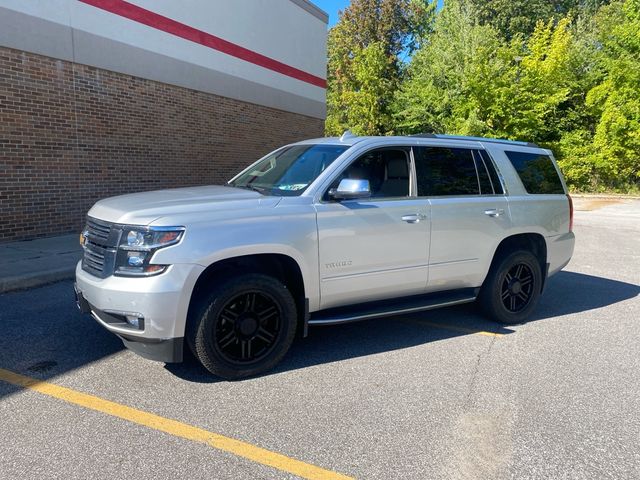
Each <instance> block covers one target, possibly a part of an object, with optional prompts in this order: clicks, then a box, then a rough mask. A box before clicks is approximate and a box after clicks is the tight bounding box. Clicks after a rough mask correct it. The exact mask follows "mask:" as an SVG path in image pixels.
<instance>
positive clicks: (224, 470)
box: [0, 200, 640, 479]
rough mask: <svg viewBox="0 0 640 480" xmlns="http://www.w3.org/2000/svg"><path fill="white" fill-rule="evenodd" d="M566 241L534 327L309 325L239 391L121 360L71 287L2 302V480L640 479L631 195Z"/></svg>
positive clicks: (638, 214) (436, 315) (594, 207)
mask: <svg viewBox="0 0 640 480" xmlns="http://www.w3.org/2000/svg"><path fill="white" fill-rule="evenodd" d="M575 232H576V235H577V238H578V240H577V246H576V252H575V254H574V258H573V260H572V262H571V263H570V264H569V266H568V267H567V268H566V269H565V271H563V272H561V273H559V274H558V275H556V276H555V277H553V278H552V279H551V280H549V282H548V286H547V289H546V291H545V293H544V295H543V297H542V299H541V303H540V305H539V307H538V309H537V311H536V313H535V315H534V318H533V319H532V320H531V321H530V322H528V323H527V324H525V325H519V326H515V327H507V328H503V327H499V326H497V325H496V324H493V323H491V322H488V321H486V320H484V319H483V318H482V317H480V316H479V315H478V314H477V313H476V312H475V310H474V308H473V306H471V305H465V306H460V307H454V308H448V309H443V310H438V311H432V312H427V313H422V314H416V315H410V316H404V317H397V318H393V319H386V320H375V321H368V322H362V323H356V324H350V325H344V326H336V327H324V328H316V329H313V330H312V331H311V334H310V336H309V337H308V338H307V339H304V340H298V341H297V342H296V344H294V347H293V349H292V351H291V352H290V353H289V355H288V356H287V357H286V358H285V360H284V361H283V362H282V364H281V365H280V366H279V367H278V369H277V370H276V371H275V372H273V373H271V374H269V375H265V376H262V377H259V378H254V379H249V380H245V381H240V382H224V381H219V380H217V379H215V378H212V377H210V376H209V375H207V374H206V373H205V371H204V369H203V368H202V367H199V366H198V365H197V364H195V363H194V362H193V361H191V362H188V363H186V364H181V365H164V364H161V363H155V362H151V361H147V360H144V359H142V358H140V357H138V356H136V355H135V354H132V353H129V352H127V351H126V350H124V349H123V347H122V345H121V343H120V341H119V340H118V339H116V338H115V337H114V336H112V335H111V334H109V333H108V332H106V331H104V330H103V329H102V328H101V327H99V326H98V325H97V324H96V323H95V322H94V321H93V320H91V319H90V318H88V317H83V316H81V315H80V314H79V313H78V312H77V311H76V307H75V305H74V302H73V292H72V284H71V282H61V283H57V284H52V285H49V286H45V287H42V288H38V289H34V290H27V291H22V292H16V293H10V294H5V295H2V296H0V326H1V327H2V332H1V333H0V339H1V345H0V346H1V348H0V437H1V439H2V440H1V441H0V478H2V479H5V478H6V479H14V478H21V479H22V478H24V479H31V478H65V479H76V478H77V479H86V478H109V479H120V478H122V479H125V478H126V479H128V478H136V479H143V478H144V479H146V478H190V479H196V478H208V479H245V478H246V479H253V478H277V479H280V478H298V476H297V475H296V474H295V473H297V474H298V475H303V476H307V477H308V478H341V477H340V475H344V476H346V477H355V478H362V479H392V478H394V479H395V478H403V479H405V478H406V479H440V478H442V479H448V478H451V479H476V478H478V479H511V478H513V479H516V478H517V479H528V478H555V479H609V478H610V479H637V478H640V298H639V294H640V201H638V200H635V201H633V200H621V201H618V202H606V201H602V202H599V201H595V200H594V201H581V202H577V212H576V217H575ZM15 374H20V375H21V376H16V375H15ZM25 377H28V378H25ZM33 379H36V380H41V381H43V382H36V381H34V380H33ZM20 385H22V386H20ZM61 387H64V388H61ZM238 441H239V442H238Z"/></svg>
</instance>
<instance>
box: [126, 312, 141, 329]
mask: <svg viewBox="0 0 640 480" xmlns="http://www.w3.org/2000/svg"><path fill="white" fill-rule="evenodd" d="M125 318H126V319H127V323H128V324H129V325H131V326H132V327H133V328H140V320H141V319H140V317H138V316H135V315H125Z"/></svg>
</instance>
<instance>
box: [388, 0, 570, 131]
mask: <svg viewBox="0 0 640 480" xmlns="http://www.w3.org/2000/svg"><path fill="white" fill-rule="evenodd" d="M476 18H477V15H476V12H475V10H474V9H473V8H472V6H471V5H469V4H466V3H463V2H456V1H454V0H451V1H449V2H447V4H446V5H445V7H444V9H443V10H442V12H441V13H440V14H439V15H438V17H437V19H436V21H435V24H434V32H433V34H432V35H431V39H430V41H429V42H428V43H427V44H425V46H424V47H423V48H421V49H420V50H419V51H418V52H416V54H415V55H414V57H413V58H412V61H411V65H410V67H409V70H408V73H409V77H408V79H407V80H406V82H404V84H403V86H402V88H401V89H400V91H399V93H398V95H397V98H396V104H395V110H396V115H395V118H396V121H397V122H398V128H399V129H400V130H402V131H405V132H417V131H425V132H429V131H435V132H445V133H455V134H462V135H489V136H498V137H507V138H523V139H527V140H533V141H540V142H543V143H545V142H546V143H549V142H552V141H554V140H558V139H559V136H558V134H557V125H558V124H559V122H560V121H561V118H562V115H561V109H562V108H561V107H562V105H563V104H564V103H565V102H566V101H567V100H568V98H569V97H570V94H571V83H572V79H573V77H574V75H573V73H572V70H571V62H570V56H569V52H570V48H571V45H572V41H573V37H572V34H571V32H570V30H569V20H568V19H564V20H562V21H560V22H559V23H558V25H557V26H554V25H553V24H552V22H551V21H550V22H548V23H547V24H544V23H542V22H540V23H538V26H537V27H536V30H535V31H534V33H533V34H532V36H531V38H530V39H529V41H528V42H527V44H526V45H524V46H523V45H522V42H521V40H519V39H515V40H513V41H511V42H507V41H505V40H504V39H502V38H501V36H500V34H499V33H498V32H497V30H496V29H494V28H493V27H492V26H490V25H480V24H479V23H477V20H476Z"/></svg>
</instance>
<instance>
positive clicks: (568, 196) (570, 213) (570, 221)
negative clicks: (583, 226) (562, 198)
mask: <svg viewBox="0 0 640 480" xmlns="http://www.w3.org/2000/svg"><path fill="white" fill-rule="evenodd" d="M567 198H568V199H569V231H570V232H573V200H572V199H571V195H569V194H568V193H567Z"/></svg>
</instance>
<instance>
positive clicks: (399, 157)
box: [325, 148, 409, 198]
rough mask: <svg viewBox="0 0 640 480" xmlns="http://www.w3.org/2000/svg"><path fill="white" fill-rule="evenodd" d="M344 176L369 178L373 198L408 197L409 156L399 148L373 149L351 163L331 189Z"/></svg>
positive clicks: (356, 178)
mask: <svg viewBox="0 0 640 480" xmlns="http://www.w3.org/2000/svg"><path fill="white" fill-rule="evenodd" d="M344 178H351V179H354V180H369V185H370V187H371V197H372V198H392V197H408V196H409V156H408V155H407V152H406V151H405V150H403V149H399V148H397V149H393V148H384V149H377V150H371V151H370V152H367V153H365V154H364V155H362V156H361V157H360V158H358V159H357V160H355V161H354V162H353V163H352V164H351V165H349V166H348V167H347V168H346V169H345V170H344V171H343V172H342V173H341V174H340V175H339V176H338V178H336V179H335V181H334V182H333V183H332V184H331V186H330V187H329V189H331V188H337V187H338V184H339V183H340V180H342V179H344ZM325 196H326V195H325Z"/></svg>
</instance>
